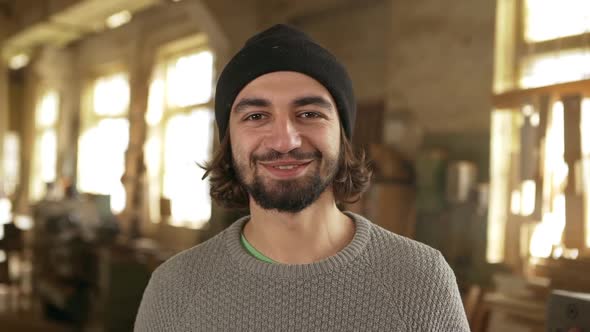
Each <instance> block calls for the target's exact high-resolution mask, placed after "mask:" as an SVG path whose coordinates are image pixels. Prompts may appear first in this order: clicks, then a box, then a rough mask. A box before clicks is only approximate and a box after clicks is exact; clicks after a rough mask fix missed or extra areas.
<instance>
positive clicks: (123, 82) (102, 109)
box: [92, 74, 129, 116]
mask: <svg viewBox="0 0 590 332" xmlns="http://www.w3.org/2000/svg"><path fill="white" fill-rule="evenodd" d="M92 99H93V104H94V113H96V114H98V115H111V116H116V115H124V114H127V109H128V108H129V82H128V80H127V76H126V75H125V74H117V75H113V76H110V77H105V78H100V79H98V80H97V81H96V85H95V87H94V95H93V98H92Z"/></svg>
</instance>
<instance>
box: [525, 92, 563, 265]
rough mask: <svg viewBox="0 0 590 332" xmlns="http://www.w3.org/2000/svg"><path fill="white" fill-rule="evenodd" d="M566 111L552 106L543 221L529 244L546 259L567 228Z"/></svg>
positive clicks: (546, 152) (546, 149)
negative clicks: (565, 192)
mask: <svg viewBox="0 0 590 332" xmlns="http://www.w3.org/2000/svg"><path fill="white" fill-rule="evenodd" d="M563 113H564V108H563V103H562V102H561V101H558V102H556V103H554V104H553V107H552V109H551V112H550V114H549V123H548V124H547V135H546V143H545V153H544V155H545V159H544V161H543V163H544V175H543V178H544V179H546V181H544V183H543V202H544V203H543V207H544V211H543V219H542V221H541V223H540V224H539V225H537V226H536V228H535V231H534V232H533V236H532V238H531V243H530V253H531V255H532V256H534V257H544V258H547V257H549V256H550V254H551V250H552V248H553V246H554V245H558V244H560V243H561V240H562V236H563V230H564V228H565V220H566V214H565V195H564V190H565V186H566V184H567V177H568V174H569V167H568V165H567V163H566V162H565V160H564V151H565V142H564V114H563Z"/></svg>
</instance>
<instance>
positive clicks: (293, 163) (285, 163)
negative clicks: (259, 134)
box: [260, 160, 313, 169]
mask: <svg viewBox="0 0 590 332" xmlns="http://www.w3.org/2000/svg"><path fill="white" fill-rule="evenodd" d="M312 161H313V160H277V161H272V162H260V164H261V165H263V166H266V167H274V168H278V169H287V168H294V167H298V166H303V165H307V164H309V163H311V162H312Z"/></svg>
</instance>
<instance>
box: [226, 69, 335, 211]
mask: <svg viewBox="0 0 590 332" xmlns="http://www.w3.org/2000/svg"><path fill="white" fill-rule="evenodd" d="M229 134H230V141H231V148H232V156H233V166H234V169H235V171H236V174H237V176H238V179H239V181H240V182H241V183H242V185H243V186H244V187H245V188H246V189H247V190H248V193H249V194H250V197H251V198H252V199H254V201H255V202H256V203H257V204H258V205H259V206H260V207H262V208H264V209H268V210H271V209H276V210H278V211H279V212H290V213H297V212H299V211H301V210H303V209H305V208H306V207H307V206H309V205H310V204H312V203H313V202H315V201H316V200H317V199H318V198H319V196H320V195H321V194H322V193H323V192H324V191H325V190H326V189H327V188H328V187H330V186H331V184H332V180H333V179H334V176H335V175H336V172H337V171H338V158H339V155H340V120H339V118H338V111H337V109H336V104H335V103H334V101H333V99H332V96H331V95H330V93H329V92H328V90H327V89H326V88H325V87H324V86H323V85H321V84H320V83H319V82H317V81H316V80H314V79H313V78H311V77H309V76H306V75H304V74H300V73H296V72H287V71H283V72H274V73H269V74H265V75H263V76H260V77H258V78H257V79H255V80H253V81H252V82H250V83H249V84H248V85H246V86H245V87H244V89H242V91H241V92H240V93H239V94H238V96H237V97H236V100H235V101H234V104H233V106H232V110H231V115H230V121H229Z"/></svg>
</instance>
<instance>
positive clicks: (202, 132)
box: [163, 110, 213, 228]
mask: <svg viewBox="0 0 590 332" xmlns="http://www.w3.org/2000/svg"><path fill="white" fill-rule="evenodd" d="M212 130H213V112H212V111H210V110H196V111H193V112H191V113H190V114H187V115H184V114H179V115H175V116H174V117H172V118H171V119H170V121H168V125H167V127H166V134H165V142H166V143H165V144H166V145H165V149H164V186H163V194H164V197H166V198H169V199H170V201H171V209H172V220H171V221H170V223H171V224H172V225H177V226H183V225H184V224H185V222H186V221H191V223H190V226H191V227H195V228H200V227H202V225H203V224H205V223H206V222H208V221H209V218H210V217H211V198H210V196H209V183H208V182H207V181H203V180H201V178H202V177H203V170H202V169H201V168H200V167H199V166H198V165H197V163H203V162H204V161H207V160H208V159H209V156H210V155H211V149H212V142H211V139H212V137H213V135H212Z"/></svg>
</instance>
